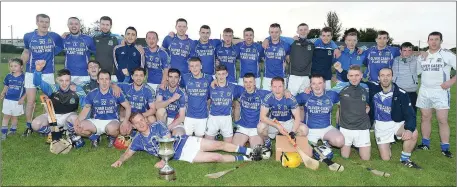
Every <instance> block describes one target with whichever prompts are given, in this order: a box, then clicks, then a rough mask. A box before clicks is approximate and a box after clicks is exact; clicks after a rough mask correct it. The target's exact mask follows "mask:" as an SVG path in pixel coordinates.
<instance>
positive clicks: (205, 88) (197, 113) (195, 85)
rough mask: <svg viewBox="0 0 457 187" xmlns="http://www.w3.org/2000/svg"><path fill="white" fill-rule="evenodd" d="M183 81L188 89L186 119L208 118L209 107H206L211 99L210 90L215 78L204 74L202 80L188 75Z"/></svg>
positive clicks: (190, 74) (184, 76)
mask: <svg viewBox="0 0 457 187" xmlns="http://www.w3.org/2000/svg"><path fill="white" fill-rule="evenodd" d="M181 80H182V83H183V85H184V86H185V88H186V95H187V106H186V110H187V111H186V117H191V118H196V119H203V118H207V117H208V107H207V106H206V101H207V100H208V98H209V89H210V85H211V82H212V81H213V77H212V76H211V75H208V74H204V73H203V74H202V77H201V78H195V77H194V76H193V75H192V73H186V74H184V75H183V77H182V79H181Z"/></svg>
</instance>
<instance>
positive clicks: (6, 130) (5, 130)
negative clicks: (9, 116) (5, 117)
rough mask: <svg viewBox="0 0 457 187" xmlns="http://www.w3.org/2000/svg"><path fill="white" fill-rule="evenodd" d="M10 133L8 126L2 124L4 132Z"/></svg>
mask: <svg viewBox="0 0 457 187" xmlns="http://www.w3.org/2000/svg"><path fill="white" fill-rule="evenodd" d="M6 133H8V126H2V134H6Z"/></svg>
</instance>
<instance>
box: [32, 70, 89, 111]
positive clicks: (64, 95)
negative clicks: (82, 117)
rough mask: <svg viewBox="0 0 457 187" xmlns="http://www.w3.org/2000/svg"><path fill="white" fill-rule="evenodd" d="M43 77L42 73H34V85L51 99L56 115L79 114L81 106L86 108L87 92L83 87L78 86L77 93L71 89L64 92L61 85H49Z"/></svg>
mask: <svg viewBox="0 0 457 187" xmlns="http://www.w3.org/2000/svg"><path fill="white" fill-rule="evenodd" d="M41 75H42V73H41V72H37V71H35V72H34V74H33V84H34V85H35V86H36V87H37V88H38V89H40V90H41V91H42V92H43V94H45V95H47V96H48V97H49V99H51V101H52V105H53V106H54V110H55V113H56V114H68V113H70V112H77V111H78V107H79V106H81V107H83V106H84V104H85V98H86V92H84V89H83V88H82V87H80V86H76V91H75V92H74V91H72V90H70V88H68V89H67V90H62V88H61V87H60V85H59V84H49V83H47V82H46V81H43V80H42V78H41Z"/></svg>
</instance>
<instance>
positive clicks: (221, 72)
mask: <svg viewBox="0 0 457 187" xmlns="http://www.w3.org/2000/svg"><path fill="white" fill-rule="evenodd" d="M227 74H228V73H227V67H225V66H224V65H219V66H217V67H216V85H214V86H212V87H211V88H210V99H211V103H210V110H209V117H208V123H207V128H206V132H205V138H207V139H210V140H214V138H215V136H216V135H217V133H218V131H220V132H221V135H222V136H223V137H224V141H225V142H229V143H231V142H232V137H233V125H232V116H231V115H232V102H233V100H234V99H236V98H238V97H239V96H240V94H241V93H242V92H243V90H244V89H243V87H241V86H238V85H235V84H233V83H229V82H227ZM256 145H257V144H256Z"/></svg>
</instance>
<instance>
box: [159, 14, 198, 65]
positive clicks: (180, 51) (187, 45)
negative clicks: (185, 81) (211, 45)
mask: <svg viewBox="0 0 457 187" xmlns="http://www.w3.org/2000/svg"><path fill="white" fill-rule="evenodd" d="M175 28H176V35H174V36H173V37H171V36H166V37H165V39H163V42H162V47H163V48H164V49H165V50H166V51H167V52H168V54H169V55H170V67H171V68H176V69H178V70H179V71H180V72H181V73H182V74H186V73H188V72H189V67H188V63H187V61H188V59H189V58H190V55H191V52H192V51H194V48H195V45H194V42H193V41H192V40H191V39H190V38H189V37H188V36H187V34H186V31H187V21H186V20H185V19H183V18H179V19H178V20H176V26H175Z"/></svg>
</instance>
